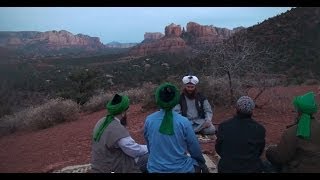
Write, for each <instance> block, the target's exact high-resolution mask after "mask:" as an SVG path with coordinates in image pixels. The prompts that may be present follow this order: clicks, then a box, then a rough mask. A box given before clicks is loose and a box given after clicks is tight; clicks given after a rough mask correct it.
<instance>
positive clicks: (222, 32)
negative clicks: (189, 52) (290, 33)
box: [130, 22, 243, 55]
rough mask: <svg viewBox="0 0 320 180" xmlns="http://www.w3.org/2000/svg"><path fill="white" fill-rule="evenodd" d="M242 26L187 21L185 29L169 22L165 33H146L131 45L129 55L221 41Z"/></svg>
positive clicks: (172, 50)
mask: <svg viewBox="0 0 320 180" xmlns="http://www.w3.org/2000/svg"><path fill="white" fill-rule="evenodd" d="M241 29H243V28H241V27H240V28H235V29H233V30H229V29H227V28H218V27H214V26H212V25H211V26H207V25H205V26H203V25H200V24H198V23H195V22H189V23H188V24H187V27H186V30H185V28H184V27H183V28H182V29H181V26H180V25H176V24H174V23H171V24H170V25H168V26H166V27H165V35H164V36H163V34H162V33H146V34H145V35H144V38H145V39H144V40H143V41H142V42H141V43H140V44H138V45H137V46H135V47H133V48H132V49H131V51H130V54H131V55H148V54H153V53H167V52H169V53H175V52H181V51H185V50H186V49H187V48H190V47H193V48H197V47H200V46H202V45H208V44H213V43H218V42H221V41H223V40H225V39H228V38H229V37H230V36H232V35H233V34H234V33H235V32H237V31H239V30H241Z"/></svg>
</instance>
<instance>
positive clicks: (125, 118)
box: [120, 115, 127, 126]
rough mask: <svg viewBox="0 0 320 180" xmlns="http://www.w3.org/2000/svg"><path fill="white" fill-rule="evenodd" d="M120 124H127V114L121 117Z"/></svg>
mask: <svg viewBox="0 0 320 180" xmlns="http://www.w3.org/2000/svg"><path fill="white" fill-rule="evenodd" d="M120 124H122V125H123V126H127V115H124V116H123V117H122V118H121V119H120Z"/></svg>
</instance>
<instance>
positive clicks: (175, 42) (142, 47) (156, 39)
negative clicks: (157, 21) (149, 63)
mask: <svg viewBox="0 0 320 180" xmlns="http://www.w3.org/2000/svg"><path fill="white" fill-rule="evenodd" d="M150 34H151V33H150ZM181 34H182V32H181V26H180V25H175V24H173V23H172V24H170V25H169V26H166V27H165V35H164V36H163V34H162V33H160V34H159V33H152V35H150V36H149V35H147V39H146V34H145V39H144V41H143V42H142V43H141V44H139V45H137V46H135V47H133V48H132V49H131V51H130V54H132V55H148V54H154V53H179V52H182V51H184V50H185V48H186V42H185V41H184V40H183V39H182V38H181V37H180V36H181ZM161 36H162V37H161ZM150 37H152V38H150Z"/></svg>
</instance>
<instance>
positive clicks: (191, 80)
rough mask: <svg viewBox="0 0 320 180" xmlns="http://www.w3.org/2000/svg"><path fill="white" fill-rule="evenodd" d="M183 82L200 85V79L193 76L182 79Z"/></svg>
mask: <svg viewBox="0 0 320 180" xmlns="http://www.w3.org/2000/svg"><path fill="white" fill-rule="evenodd" d="M182 82H183V84H189V83H191V84H194V85H196V84H198V83H199V79H198V78H197V76H191V75H188V76H185V77H183V78H182Z"/></svg>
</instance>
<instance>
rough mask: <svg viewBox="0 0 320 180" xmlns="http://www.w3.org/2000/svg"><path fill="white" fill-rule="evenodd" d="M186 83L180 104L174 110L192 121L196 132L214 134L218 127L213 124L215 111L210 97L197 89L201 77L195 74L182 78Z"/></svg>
mask: <svg viewBox="0 0 320 180" xmlns="http://www.w3.org/2000/svg"><path fill="white" fill-rule="evenodd" d="M182 82H183V84H184V89H183V92H182V93H181V95H180V101H179V104H177V105H176V106H175V108H174V110H175V111H176V112H178V113H180V114H181V115H182V116H185V117H187V118H188V119H189V120H190V121H191V122H192V127H193V130H194V132H195V133H197V134H201V135H214V134H215V132H216V128H215V127H214V125H213V124H212V116H213V111H212V108H211V105H210V103H209V101H208V99H207V98H206V97H205V96H203V95H202V93H200V92H198V91H197V88H196V85H197V84H198V83H199V79H198V78H197V77H196V76H193V75H187V76H184V77H183V78H182Z"/></svg>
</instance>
